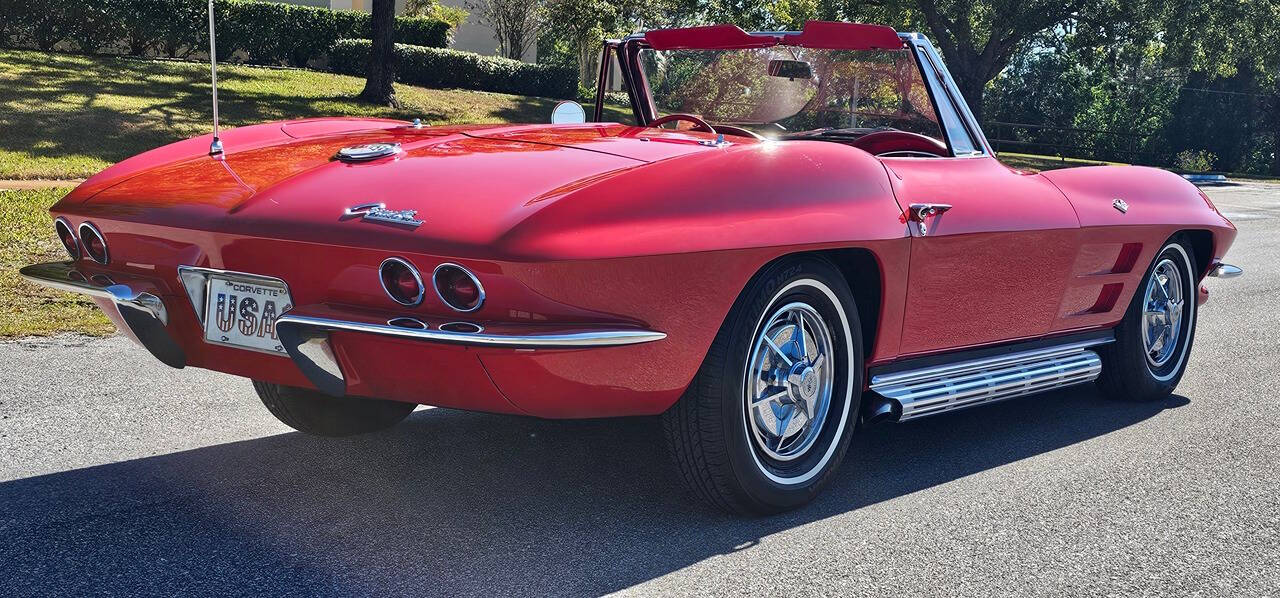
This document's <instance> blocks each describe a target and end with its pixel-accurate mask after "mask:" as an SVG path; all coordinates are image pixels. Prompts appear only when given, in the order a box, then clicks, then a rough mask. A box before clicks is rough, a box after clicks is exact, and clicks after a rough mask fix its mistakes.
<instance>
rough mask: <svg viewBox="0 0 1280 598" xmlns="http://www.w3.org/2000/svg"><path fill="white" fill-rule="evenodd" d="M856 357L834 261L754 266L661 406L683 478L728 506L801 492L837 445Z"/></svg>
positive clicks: (814, 485) (854, 317) (846, 422)
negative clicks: (683, 387) (703, 353)
mask: <svg viewBox="0 0 1280 598" xmlns="http://www.w3.org/2000/svg"><path fill="white" fill-rule="evenodd" d="M862 359H863V357H862V332H861V326H860V324H859V321H858V312H857V308H856V305H855V304H854V301H853V297H852V296H851V295H850V291H849V283H848V282H847V281H845V279H844V277H843V276H841V274H840V272H839V270H837V269H836V268H835V267H833V266H832V265H831V264H830V263H829V262H827V261H825V260H821V259H816V258H784V259H782V260H779V261H777V262H774V263H773V264H770V265H769V266H767V267H765V268H764V269H763V270H762V271H761V272H760V273H759V274H757V275H756V276H755V278H753V279H752V281H751V282H750V283H749V284H748V285H747V288H746V289H745V290H744V291H743V292H742V295H741V296H740V297H739V298H738V300H737V302H736V303H734V306H733V308H732V309H731V310H730V313H729V315H728V317H726V318H725V321H724V323H723V325H722V326H721V328H720V332H719V334H718V335H717V336H716V339H715V341H714V342H713V343H712V345H711V349H710V350H709V351H708V353H707V357H706V359H705V361H704V362H703V364H702V368H701V369H700V370H699V371H698V374H697V376H696V377H695V379H694V381H693V384H691V385H690V387H689V390H688V391H686V392H685V396H684V397H683V398H681V399H680V401H679V402H677V403H676V405H675V406H673V407H672V408H671V409H670V410H668V411H667V413H666V414H665V415H664V416H663V423H664V428H665V430H666V432H667V440H668V446H669V447H670V449H671V454H672V457H673V459H674V460H675V462H676V464H677V465H678V466H679V469H680V472H681V474H682V475H683V477H684V481H685V482H686V484H687V485H688V487H689V488H690V489H691V490H693V491H694V492H695V493H697V494H698V495H700V496H701V497H702V498H704V499H706V500H707V501H709V502H711V503H712V504H714V505H717V506H719V507H721V508H723V509H726V510H729V511H733V512H739V513H769V512H776V511H781V510H785V509H789V508H794V507H796V506H799V505H801V504H804V503H806V502H808V501H809V500H811V499H812V498H813V497H814V496H815V495H816V494H817V493H818V491H819V490H820V489H821V488H822V487H823V486H824V485H826V483H827V482H828V481H829V480H830V478H831V475H832V474H833V473H834V472H835V470H836V468H837V467H838V466H839V464H840V460H841V459H842V458H843V456H844V452H845V450H846V449H847V448H848V445H849V438H850V437H851V435H852V433H853V428H854V424H855V422H856V420H857V414H858V405H859V401H860V400H861V395H862Z"/></svg>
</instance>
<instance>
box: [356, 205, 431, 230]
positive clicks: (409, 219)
mask: <svg viewBox="0 0 1280 598" xmlns="http://www.w3.org/2000/svg"><path fill="white" fill-rule="evenodd" d="M356 216H359V217H360V218H361V219H362V220H372V221H374V222H386V223H388V224H399V225H403V226H409V227H413V228H417V227H419V226H422V221H421V220H418V218H417V216H418V211H417V210H388V209H387V204H384V203H362V204H360V205H357V206H351V207H349V208H347V209H346V210H343V212H342V219H343V220H346V219H348V218H355V217H356Z"/></svg>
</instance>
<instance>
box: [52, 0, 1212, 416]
mask: <svg viewBox="0 0 1280 598" xmlns="http://www.w3.org/2000/svg"><path fill="white" fill-rule="evenodd" d="M733 29H736V28H733ZM810 29H812V31H810ZM883 29H884V28H877V29H875V30H869V31H868V32H866V34H865V35H853V34H852V33H851V31H852V30H848V29H840V28H839V27H835V28H834V29H831V28H828V29H827V30H824V29H823V28H822V27H818V26H814V25H811V26H810V28H807V29H806V32H805V33H803V34H792V35H793V37H794V38H795V39H793V40H792V41H796V40H799V41H801V42H804V43H808V44H811V45H812V46H815V47H845V46H848V47H866V46H874V45H875V44H884V43H902V42H901V41H900V40H899V38H898V36H897V34H892V36H891V38H887V37H886V36H885V34H884V32H883ZM739 33H741V32H740V30H738V31H737V32H734V31H729V30H727V29H724V28H710V29H701V30H692V31H691V30H681V31H677V32H674V33H673V32H652V33H650V34H649V36H648V42H649V43H650V44H654V45H662V46H663V47H686V46H689V47H739V46H741V45H742V44H752V43H757V41H758V40H760V39H761V38H760V36H754V37H752V36H750V35H749V34H742V35H748V38H742V37H741V36H739V35H738V34H739ZM803 36H808V37H807V38H805V37H803ZM776 38H778V35H775V36H774V38H771V39H776ZM886 39H887V40H888V41H886ZM735 44H736V45H735ZM842 44H843V45H842ZM615 47H617V46H615ZM728 140H729V142H730V143H728V144H724V143H716V141H717V138H716V136H715V135H713V134H710V133H702V132H694V131H670V130H661V129H653V128H648V127H645V126H638V125H628V124H617V123H587V124H577V125H520V126H507V125H502V126H496V125H495V126H454V127H415V126H413V125H411V124H409V123H405V122H399V121H389V120H372V119H352V118H333V119H313V120H301V121H290V122H285V123H270V124H262V125H255V126H247V127H241V128H236V129H234V130H230V131H226V132H224V134H223V135H222V141H223V142H224V143H225V147H226V151H225V154H223V155H216V156H210V155H209V154H208V151H207V150H208V148H209V145H210V141H211V138H210V137H209V136H205V137H200V138H195V139H190V140H187V141H182V142H178V143H175V144H172V145H169V146H165V147H162V148H159V149H156V150H153V151H150V152H147V153H144V154H141V155H139V156H136V157H134V158H130V159H128V160H125V161H124V162H121V163H119V164H117V165H115V166H113V167H111V168H109V169H107V170H106V171H104V172H102V173H101V174H98V175H97V176H94V177H93V178H91V179H90V180H88V181H86V182H85V183H84V184H82V185H81V186H80V187H78V188H77V189H76V190H75V191H73V192H72V193H71V194H70V195H68V196H67V197H66V198H64V199H63V200H61V201H60V202H58V203H57V205H55V206H54V207H53V208H52V213H53V215H54V216H55V217H59V218H65V219H66V221H68V222H69V223H70V224H71V226H72V227H79V226H80V225H81V223H84V222H91V223H92V224H93V225H95V226H96V227H97V228H98V229H99V230H100V231H101V233H102V235H103V236H104V237H105V239H106V240H107V242H108V244H109V246H110V253H111V257H110V261H109V263H108V264H107V265H100V264H97V263H95V262H94V261H92V260H91V259H88V258H86V257H81V258H80V259H79V260H76V261H74V262H73V263H71V264H70V265H69V266H68V268H69V269H71V270H74V271H75V272H76V273H78V274H75V275H69V276H73V277H76V276H78V277H79V278H77V280H82V281H83V284H80V285H79V286H81V287H84V286H86V285H89V286H98V287H102V288H105V287H108V286H119V285H123V286H125V287H127V288H128V289H130V290H131V291H132V292H133V293H134V294H139V293H145V294H150V295H152V296H154V297H155V298H158V299H159V300H160V301H161V302H163V305H164V307H165V313H166V315H167V318H166V319H167V322H165V323H164V326H163V331H164V333H165V334H167V336H168V337H169V339H170V341H171V342H170V343H169V344H168V345H165V346H166V347H169V348H170V349H172V347H173V346H176V347H177V349H178V353H179V354H180V356H181V359H178V358H176V357H174V353H172V352H169V353H165V354H163V355H160V354H158V356H161V357H162V359H166V360H167V361H169V362H171V365H176V366H192V367H200V368H207V369H212V370H217V371H222V372H226V373H230V374H234V375H238V376H244V377H248V378H252V379H255V380H261V381H266V382H273V383H278V384H282V385H288V386H296V387H304V388H310V387H315V386H317V384H316V383H315V378H314V377H312V376H309V375H308V374H307V373H306V371H305V368H304V367H301V366H300V364H299V362H297V361H296V359H291V357H290V356H288V355H283V354H276V355H268V354H264V353H262V352H254V351H247V350H244V349H239V348H233V347H227V346H223V345H219V344H212V343H208V342H205V340H204V338H205V336H204V332H203V328H202V326H201V320H200V318H201V316H200V315H199V313H198V309H200V307H199V306H195V305H192V297H191V296H190V295H189V293H188V290H187V289H185V288H184V286H183V283H182V281H181V277H180V270H179V269H180V268H181V267H196V268H206V269H210V270H217V271H222V270H225V271H232V272H245V273H253V274H257V275H263V276H268V277H273V278H278V279H280V280H283V281H285V282H286V283H287V285H288V290H289V291H290V293H291V295H292V299H293V306H292V309H290V310H289V312H288V314H289V315H291V316H302V317H307V318H315V319H326V320H334V321H346V322H364V323H370V324H374V325H382V323H384V322H387V321H388V320H391V319H394V318H398V317H413V318H416V319H418V320H420V321H421V322H423V323H425V324H426V326H427V327H428V328H429V329H438V328H439V327H440V325H442V324H444V323H447V322H454V321H460V320H461V321H466V322H470V323H474V324H477V325H479V326H480V327H482V328H483V333H481V334H483V335H493V336H494V337H528V336H538V335H556V334H568V335H573V334H581V333H586V334H591V333H592V332H593V331H622V332H628V331H634V332H636V333H637V334H642V333H643V334H650V335H651V336H648V337H645V338H646V340H648V341H649V342H635V343H630V344H619V345H611V346H561V347H556V346H533V347H529V346H503V345H494V344H475V343H469V342H466V341H465V339H464V340H463V341H460V342H425V341H423V340H420V339H416V338H411V337H407V336H406V337H396V336H394V335H390V336H388V335H378V334H367V333H364V332H360V331H355V330H345V329H329V330H327V341H328V346H329V350H330V351H331V356H332V358H333V359H334V361H336V364H337V365H338V367H339V368H340V370H341V379H342V380H341V382H342V384H343V386H342V387H341V389H340V390H341V391H342V392H343V393H345V394H349V395H354V396H366V397H378V398H384V399H394V400H398V401H407V402H415V403H426V404H431V405H439V406H446V407H456V408H461V409H470V410H479V411H489V412H498V413H513V414H527V415H533V416H539V417H549V418H585V417H606V416H626V415H650V414H658V413H661V412H663V411H664V410H666V409H668V408H669V407H670V406H671V405H672V404H674V403H675V402H676V401H677V400H678V399H679V398H680V397H681V395H682V393H684V392H685V389H686V387H687V386H688V385H689V383H690V380H691V379H692V378H693V377H694V375H695V373H696V372H697V370H698V368H699V365H700V364H701V363H702V361H703V358H704V356H705V355H706V353H707V350H708V347H709V345H710V344H711V342H712V340H713V339H714V338H715V336H716V334H717V331H718V330H719V328H720V326H721V324H722V322H723V321H724V319H725V316H726V314H727V313H728V312H729V310H730V308H731V307H732V306H733V304H734V302H735V300H736V299H737V298H738V296H739V294H740V293H741V292H742V291H743V288H744V286H745V285H746V284H747V282H748V280H750V279H751V278H752V276H754V275H755V274H756V273H757V272H759V271H760V270H761V268H763V267H764V266H765V265H766V264H769V263H770V262H772V261H774V260H776V259H778V258H780V257H782V256H787V255H792V254H797V253H814V254H820V255H826V256H830V257H832V260H833V262H836V263H839V264H841V265H842V268H846V270H847V273H848V274H849V275H850V276H854V275H856V277H857V278H858V280H859V282H860V286H861V290H860V291H859V294H858V295H857V296H858V299H859V305H858V309H859V311H860V313H861V315H862V322H863V327H864V336H865V337H866V339H865V340H866V345H865V346H866V349H867V360H866V367H867V368H875V367H879V366H884V365H887V364H892V363H895V362H899V361H901V360H904V359H907V358H914V357H921V356H928V355H933V354H939V353H945V352H951V351H957V350H962V349H971V348H978V347H984V346H996V345H1000V344H1004V343H1011V342H1015V341H1021V340H1029V339H1039V338H1047V337H1054V336H1059V335H1068V334H1071V333H1078V332H1082V331H1090V330H1104V329H1107V328H1109V327H1111V326H1114V325H1116V323H1117V322H1118V321H1119V320H1120V319H1121V318H1122V316H1123V315H1124V312H1125V308H1126V306H1128V305H1129V303H1130V299H1131V298H1132V296H1133V294H1134V292H1135V289H1137V288H1138V286H1139V285H1140V283H1141V279H1142V276H1143V272H1144V269H1145V268H1146V265H1147V264H1148V263H1150V262H1151V260H1152V259H1153V257H1154V255H1155V253H1156V252H1158V251H1159V250H1160V247H1161V244H1162V243H1163V242H1164V241H1165V240H1166V239H1168V238H1169V237H1170V236H1171V235H1172V234H1174V233H1175V232H1178V231H1189V234H1191V235H1192V238H1193V239H1194V240H1195V243H1196V252H1197V254H1198V255H1197V256H1196V257H1197V261H1196V263H1197V264H1200V265H1201V266H1202V267H1203V271H1202V272H1200V276H1204V275H1205V274H1207V273H1208V272H1210V270H1212V269H1213V268H1214V267H1215V266H1216V265H1217V263H1218V262H1219V261H1220V259H1221V258H1222V257H1223V255H1224V254H1225V252H1226V251H1227V249H1228V247H1230V245H1231V242H1232V240H1233V238H1234V237H1235V229H1234V227H1233V226H1232V225H1231V223H1230V222H1229V221H1228V220H1227V219H1226V218H1224V217H1223V216H1222V215H1221V214H1220V213H1219V212H1218V211H1217V210H1216V209H1215V208H1214V207H1213V205H1212V204H1211V203H1210V202H1209V200H1208V199H1207V198H1206V197H1205V196H1204V195H1203V194H1202V193H1200V192H1199V191H1198V190H1197V189H1196V188H1195V187H1194V186H1192V185H1191V184H1189V183H1187V182H1186V181H1185V180H1183V179H1182V178H1180V177H1178V176H1176V175H1174V174H1171V173H1168V172H1165V171H1162V170H1158V169H1153V168H1142V167H1128V166H1104V167H1089V168H1074V169H1065V170H1057V171H1052V172H1045V173H1028V172H1021V171H1017V170H1013V169H1010V168H1008V167H1006V166H1004V165H1003V164H1001V163H1000V162H999V161H998V160H997V159H996V158H995V157H994V156H993V155H992V153H991V152H990V151H989V148H987V151H985V152H982V153H981V155H976V156H973V157H956V158H950V159H945V160H934V159H920V158H907V157H896V158H895V157H876V156H873V155H872V154H870V153H868V152H866V151H863V150H861V149H857V148H855V147H850V146H848V145H842V144H839V143H829V142H823V141H792V142H787V143H772V142H767V141H759V140H756V139H752V138H747V137H736V136H730V137H729V138H728ZM370 142H393V143H398V144H400V147H401V151H400V152H399V153H398V154H396V155H394V156H390V157H386V158H381V159H377V160H373V161H369V162H364V163H347V162H343V161H340V160H335V159H334V156H335V154H336V153H337V152H338V151H339V150H340V149H342V148H344V147H351V146H358V145H361V144H366V143H370ZM984 145H985V142H984ZM1117 199H1121V200H1123V202H1124V203H1125V204H1126V206H1127V207H1126V209H1125V210H1124V211H1122V210H1120V209H1119V207H1118V205H1119V204H1117V203H1116V200H1117ZM367 202H377V203H385V204H386V206H387V207H388V208H392V209H397V210H409V209H412V210H416V211H417V214H418V217H419V218H421V220H422V221H423V225H422V226H420V227H417V228H406V227H396V226H388V225H385V224H382V223H378V222H371V221H368V220H362V219H345V218H343V217H342V215H343V213H344V210H345V209H347V208H349V207H351V206H353V205H356V204H362V203H367ZM935 202H936V203H942V204H948V205H950V206H951V207H952V209H950V210H949V211H947V212H946V213H945V214H943V215H938V216H935V217H932V218H930V219H929V222H928V231H927V234H924V235H922V234H921V230H920V227H917V226H915V223H914V222H910V220H911V219H910V217H909V216H910V211H911V206H912V205H913V204H917V203H935ZM391 256H397V257H402V258H404V259H406V260H408V261H409V262H411V263H413V264H414V265H416V266H417V267H418V268H419V269H420V270H422V271H424V272H426V271H430V270H432V269H433V268H435V267H436V266H437V265H438V264H441V263H446V262H448V263H455V264H459V265H461V266H463V267H465V268H467V269H469V270H470V271H471V272H473V273H475V275H476V277H477V278H478V279H479V282H480V283H481V284H482V285H483V289H484V292H485V295H486V300H485V302H484V303H483V305H482V306H481V307H480V308H479V309H478V310H476V311H474V312H472V313H466V314H460V313H458V312H457V311H456V310H453V309H450V308H449V307H448V306H446V305H444V304H443V303H442V302H441V301H440V300H438V298H437V297H435V296H433V295H432V294H431V293H429V292H428V293H427V296H426V299H425V300H424V301H423V302H422V303H421V304H420V305H418V306H414V307H406V306H404V305H400V304H398V303H396V302H395V301H393V300H392V299H391V298H389V297H388V295H387V294H386V293H385V292H384V291H383V288H382V287H381V286H380V284H379V265H380V264H381V263H382V262H383V260H385V259H386V258H388V257H391ZM100 276H105V277H107V278H98V277H100ZM108 283H109V284H108ZM68 284H69V283H68ZM64 286H66V285H64ZM1205 297H1206V295H1205V294H1204V293H1203V292H1202V293H1201V296H1200V299H1201V301H1203V299H1204V298H1205ZM118 299H119V298H118V297H115V298H113V297H112V296H111V295H108V294H101V293H100V294H99V295H98V298H97V299H96V300H97V301H98V302H99V304H100V305H101V306H102V307H103V308H104V310H105V311H106V312H107V313H108V314H109V315H111V317H112V318H113V319H115V320H116V321H117V323H118V324H119V325H120V327H121V329H122V330H124V331H126V333H130V334H132V335H134V336H135V337H139V336H150V335H152V334H154V332H153V331H143V332H139V331H137V330H135V328H136V327H135V326H133V325H132V324H131V322H130V321H128V320H129V316H128V314H127V311H126V312H122V311H120V310H119V308H118V307H117V306H118V305H120V301H119V300H118ZM131 330H132V332H130V331H131ZM659 333H660V334H659ZM663 335H665V336H663ZM138 340H140V342H142V344H144V345H147V346H148V347H149V348H152V350H153V352H156V349H155V348H154V347H155V346H156V342H157V341H156V340H155V339H153V338H139V339H138ZM295 358H296V355H295ZM863 379H864V380H866V379H869V376H864V377H863Z"/></svg>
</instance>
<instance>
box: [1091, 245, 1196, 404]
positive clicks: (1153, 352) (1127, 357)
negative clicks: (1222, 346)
mask: <svg viewBox="0 0 1280 598" xmlns="http://www.w3.org/2000/svg"><path fill="white" fill-rule="evenodd" d="M1190 247H1191V244H1190V242H1189V241H1188V240H1187V238H1186V237H1185V236H1183V235H1177V236H1175V237H1174V238H1173V239H1170V240H1169V242H1168V243H1166V244H1165V245H1164V246H1163V247H1161V248H1160V251H1159V253H1157V254H1156V257H1155V259H1154V260H1153V261H1152V262H1151V267H1150V268H1148V269H1147V271H1146V273H1145V276H1144V278H1143V279H1142V282H1141V283H1140V285H1139V286H1138V288H1137V292H1135V293H1134V295H1133V301H1132V302H1131V303H1130V305H1129V309H1128V311H1127V312H1126V313H1125V317H1124V319H1123V320H1121V322H1120V325H1119V326H1116V329H1115V337H1116V340H1115V342H1114V343H1110V344H1108V345H1104V346H1103V347H1101V348H1100V350H1099V351H1098V354H1099V355H1100V356H1101V357H1102V374H1101V375H1100V376H1099V378H1098V383H1099V386H1100V387H1101V388H1102V390H1103V392H1105V393H1106V394H1107V395H1108V396H1110V397H1112V398H1116V399H1122V400H1129V401H1150V400H1155V399H1159V398H1162V397H1165V396H1168V394H1169V393H1171V392H1173V389H1174V387H1176V386H1177V385H1178V381H1179V380H1181V379H1182V373H1183V372H1184V371H1185V370H1186V366H1187V354H1188V353H1189V352H1190V351H1191V343H1192V341H1193V340H1194V339H1195V325H1196V301H1195V284H1196V279H1195V276H1194V274H1193V273H1194V272H1199V271H1200V270H1198V269H1197V266H1196V264H1195V260H1194V258H1193V257H1192V255H1193V254H1192V252H1191V250H1190Z"/></svg>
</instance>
